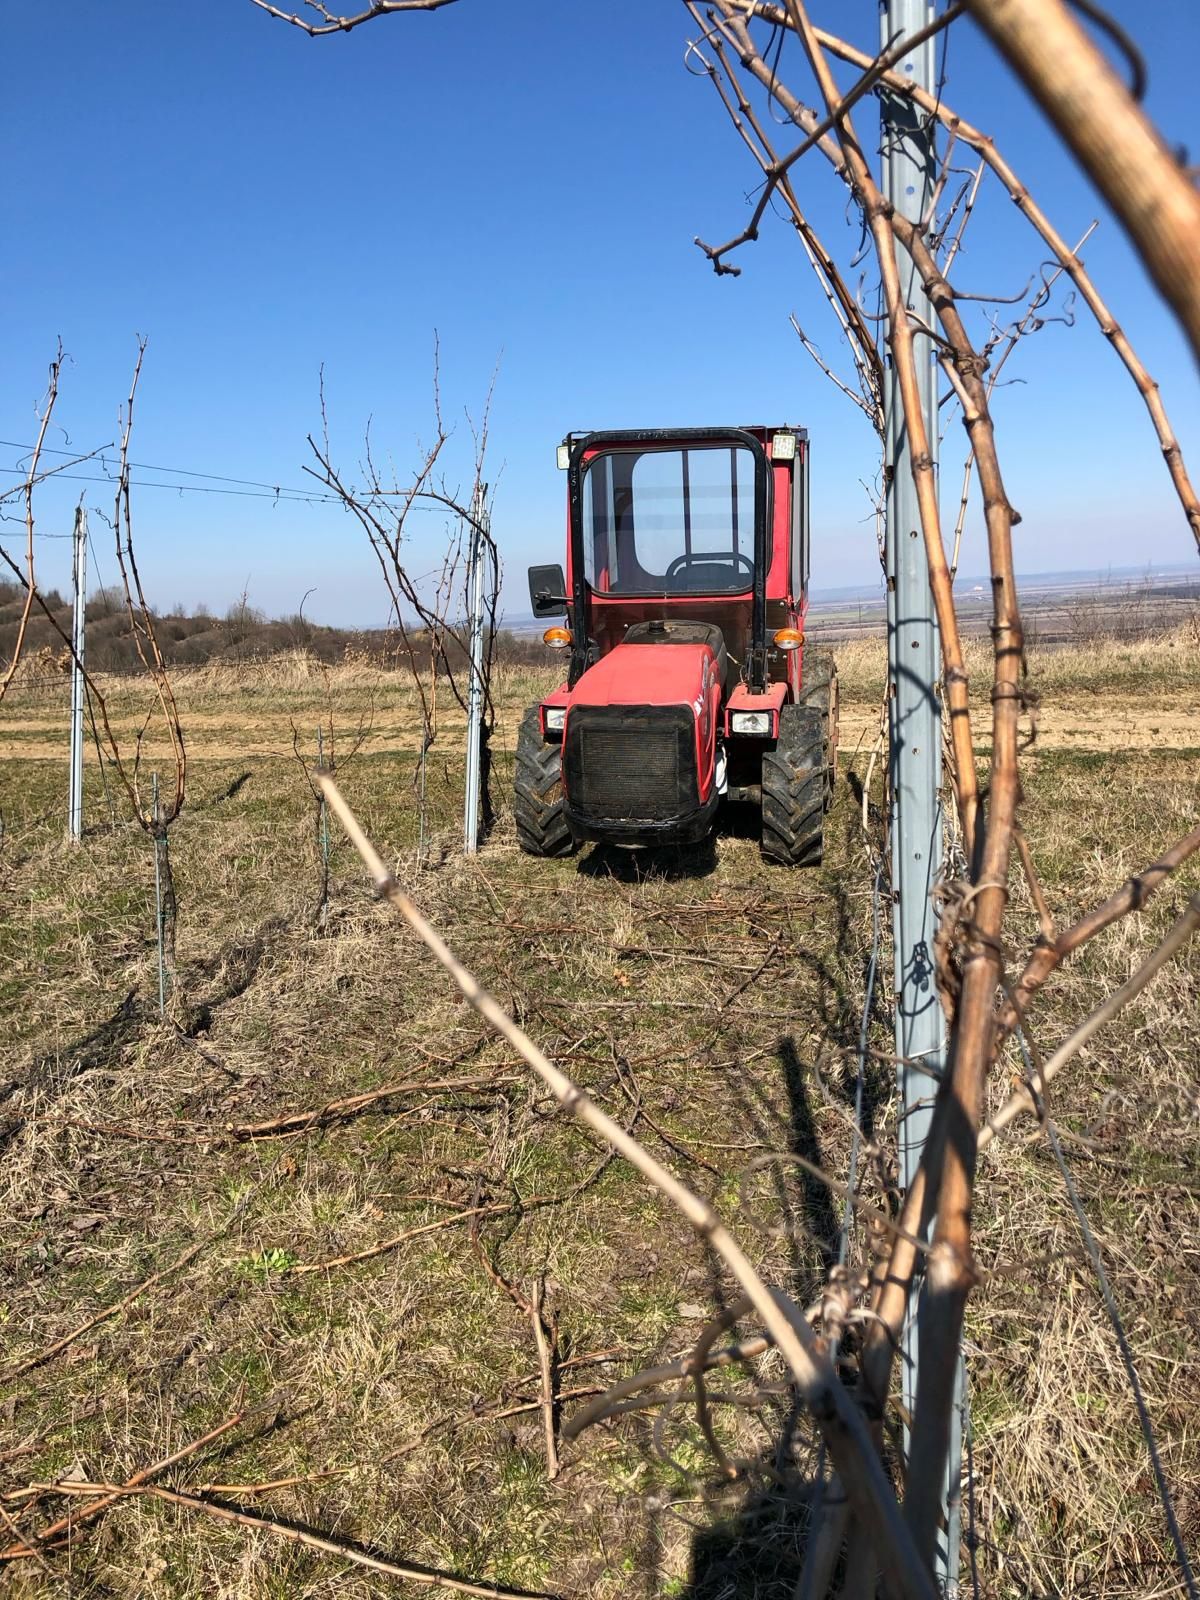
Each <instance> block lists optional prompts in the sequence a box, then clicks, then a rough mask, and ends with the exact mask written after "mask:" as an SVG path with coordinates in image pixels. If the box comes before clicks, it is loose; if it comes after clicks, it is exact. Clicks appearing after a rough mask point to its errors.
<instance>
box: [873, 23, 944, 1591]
mask: <svg viewBox="0 0 1200 1600" xmlns="http://www.w3.org/2000/svg"><path fill="white" fill-rule="evenodd" d="M933 15H934V5H933V0H886V3H885V4H884V6H883V9H882V16H881V26H882V43H883V46H884V47H885V48H886V47H887V46H889V45H891V44H894V43H896V42H897V41H898V40H899V39H901V38H903V37H904V36H905V35H906V34H912V33H916V32H917V31H918V29H921V28H924V27H926V26H927V25H928V24H929V23H930V22H931V21H932V20H933ZM935 51H936V43H935V41H934V40H933V39H927V40H926V41H925V42H924V43H923V44H920V45H918V46H917V47H916V49H915V50H913V52H912V53H911V55H909V56H906V57H905V58H904V59H903V60H902V61H901V62H899V63H898V64H897V67H896V71H898V72H899V73H901V74H902V75H903V76H904V77H905V78H907V79H909V81H910V82H912V83H914V84H917V85H919V86H920V87H921V88H923V89H927V90H929V91H930V92H936V91H935V80H936V70H935ZM882 100H883V189H884V194H885V195H886V196H887V198H888V199H889V200H890V201H891V203H892V205H893V206H894V207H895V209H896V211H897V212H898V213H899V214H901V215H902V216H905V217H907V218H909V219H910V220H912V221H914V222H921V221H922V220H923V219H925V218H926V214H927V212H928V210H929V207H930V205H931V203H932V200H933V190H934V183H935V180H936V176H937V157H936V149H935V124H933V123H932V120H931V119H926V118H925V117H924V116H923V115H922V114H921V113H920V111H919V110H918V109H917V108H916V107H915V106H914V105H913V104H912V102H911V101H909V100H907V99H905V98H903V97H902V96H899V95H890V94H888V93H886V91H885V92H884V93H883V95H882ZM897 256H898V263H897V264H898V266H899V271H900V289H901V297H902V300H903V302H904V304H905V305H906V306H907V308H908V309H909V310H910V311H911V312H912V313H913V326H914V329H915V330H918V331H915V337H914V343H915V347H916V364H917V381H918V385H919V389H920V395H921V401H922V405H923V408H924V412H925V427H926V431H927V433H928V436H929V447H930V451H931V453H932V454H933V456H934V466H935V468H936V464H937V460H936V453H937V438H938V411H937V386H936V383H935V374H936V368H935V365H934V356H935V352H934V348H933V342H932V340H930V339H929V338H928V336H926V335H924V334H922V333H921V332H920V331H919V328H920V325H921V324H922V323H924V324H927V325H930V326H931V325H932V322H933V310H932V307H931V305H930V302H929V298H928V296H927V295H926V293H925V290H924V287H923V285H922V282H921V278H920V276H919V274H918V273H917V271H916V269H915V268H914V266H913V265H912V263H911V261H910V260H909V259H908V257H907V255H906V254H905V253H904V251H902V250H898V251H897ZM885 409H886V417H887V440H886V450H887V456H886V460H887V467H888V469H889V470H888V474H887V486H886V488H887V536H886V563H887V591H888V593H887V599H888V692H889V699H888V706H889V733H890V746H891V758H890V767H891V789H892V804H891V851H892V890H893V896H894V902H893V907H892V930H893V942H894V947H895V992H896V1055H897V1057H898V1058H899V1066H898V1069H897V1071H898V1083H897V1088H898V1092H899V1097H900V1119H899V1166H900V1183H901V1185H902V1187H904V1188H907V1187H908V1185H909V1183H910V1182H911V1181H912V1177H913V1174H914V1173H915V1171H916V1168H917V1163H918V1162H919V1160H920V1157H921V1151H922V1149H923V1147H924V1144H925V1139H926V1136H927V1134H928V1131H929V1124H930V1120H931V1117H932V1114H933V1099H934V1092H935V1089H936V1080H937V1075H938V1074H939V1072H940V1071H941V1068H942V1066H943V1063H944V1060H945V1043H946V1040H945V1026H944V1022H943V1014H942V1008H941V1003H940V1001H939V999H938V993H937V986H936V984H935V981H934V968H933V940H934V933H935V929H936V917H935V914H934V908H933V903H932V900H931V891H932V890H933V888H934V885H935V884H936V883H937V881H938V877H939V875H940V873H941V868H942V804H941V784H942V716H941V699H940V692H939V688H938V677H939V656H940V647H939V638H938V629H937V623H936V620H935V618H934V614H933V600H932V596H931V593H930V588H929V566H928V562H927V559H926V554H925V542H924V539H923V537H922V531H921V521H920V514H919V510H918V505H917V495H916V488H915V486H914V483H913V455H912V446H911V441H910V439H909V436H908V430H907V429H906V427H905V424H904V412H903V407H902V405H901V402H900V391H899V384H898V382H897V377H896V373H895V371H894V369H893V368H892V367H891V366H889V370H888V374H887V384H886V399H885ZM919 1295H920V1285H919V1283H918V1284H917V1285H915V1286H914V1294H913V1300H912V1303H911V1305H910V1308H909V1317H908V1323H907V1327H906V1329H905V1334H904V1340H903V1347H902V1351H901V1357H902V1359H901V1387H902V1393H903V1399H904V1404H905V1406H906V1408H907V1409H908V1412H909V1414H910V1415H911V1414H912V1409H913V1406H914V1402H915V1399H916V1393H917V1387H918V1370H917V1329H916V1322H917V1315H918V1306H919ZM961 1395H962V1389H961V1371H960V1386H959V1391H958V1395H957V1397H956V1401H955V1414H954V1420H953V1424H952V1430H951V1440H950V1452H949V1460H948V1463H947V1502H946V1506H947V1514H946V1528H945V1531H944V1532H943V1533H941V1534H939V1544H938V1549H937V1554H936V1577H937V1579H938V1583H939V1587H940V1588H941V1589H942V1591H943V1593H945V1594H946V1595H950V1596H953V1595H957V1593H958V1565H959V1516H958V1511H959V1478H960V1471H961V1467H960V1463H961V1452H962V1441H961Z"/></svg>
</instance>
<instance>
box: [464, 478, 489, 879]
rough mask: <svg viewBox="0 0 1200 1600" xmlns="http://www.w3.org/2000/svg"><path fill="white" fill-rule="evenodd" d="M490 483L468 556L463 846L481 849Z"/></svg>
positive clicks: (481, 488)
mask: <svg viewBox="0 0 1200 1600" xmlns="http://www.w3.org/2000/svg"><path fill="white" fill-rule="evenodd" d="M486 494H487V487H486V485H484V484H476V486H475V494H474V497H473V499H472V501H471V538H470V544H469V546H468V551H469V553H468V556H467V619H468V629H469V632H468V647H469V652H470V658H471V659H470V681H469V684H468V688H467V760H466V789H465V794H464V798H463V850H464V852H465V853H466V854H467V855H469V856H473V855H474V854H475V853H476V851H477V850H478V849H479V779H480V765H481V763H480V757H481V755H482V750H481V748H480V735H481V733H482V730H483V558H484V551H483V515H484V500H485V496H486Z"/></svg>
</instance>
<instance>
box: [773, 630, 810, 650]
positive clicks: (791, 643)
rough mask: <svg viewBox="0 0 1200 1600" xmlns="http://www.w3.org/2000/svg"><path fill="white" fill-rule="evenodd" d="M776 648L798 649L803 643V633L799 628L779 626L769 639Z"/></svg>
mask: <svg viewBox="0 0 1200 1600" xmlns="http://www.w3.org/2000/svg"><path fill="white" fill-rule="evenodd" d="M771 643H772V644H773V645H774V646H775V648H776V650H799V648H800V646H801V645H802V644H803V643H804V635H803V634H802V633H801V632H800V629H799V628H780V629H779V630H778V632H777V633H775V634H774V636H773V637H772V639H771Z"/></svg>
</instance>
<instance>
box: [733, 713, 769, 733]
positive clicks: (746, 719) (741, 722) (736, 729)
mask: <svg viewBox="0 0 1200 1600" xmlns="http://www.w3.org/2000/svg"><path fill="white" fill-rule="evenodd" d="M729 731H730V733H760V734H766V735H769V734H770V732H771V713H770V712H769V711H731V712H730V713H729Z"/></svg>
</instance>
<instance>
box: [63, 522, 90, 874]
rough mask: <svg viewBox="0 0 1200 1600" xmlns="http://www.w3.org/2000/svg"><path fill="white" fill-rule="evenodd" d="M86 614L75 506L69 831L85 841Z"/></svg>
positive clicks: (82, 537)
mask: <svg viewBox="0 0 1200 1600" xmlns="http://www.w3.org/2000/svg"><path fill="white" fill-rule="evenodd" d="M86 611H87V512H86V511H85V510H84V509H83V507H82V506H76V507H75V614H74V618H73V621H72V628H71V644H72V647H73V650H74V655H73V658H72V661H71V777H70V783H69V786H68V794H67V829H68V832H69V833H70V836H71V838H72V839H74V840H75V841H76V842H78V841H79V840H80V839H82V838H83V697H84V682H83V649H84V638H85V634H86V631H87V630H86V626H85V623H86Z"/></svg>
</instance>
